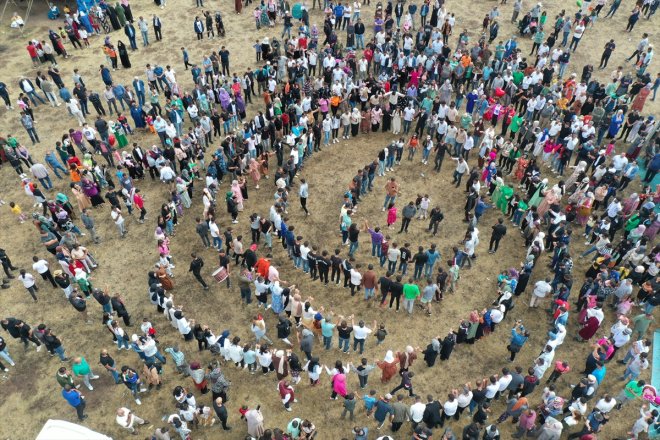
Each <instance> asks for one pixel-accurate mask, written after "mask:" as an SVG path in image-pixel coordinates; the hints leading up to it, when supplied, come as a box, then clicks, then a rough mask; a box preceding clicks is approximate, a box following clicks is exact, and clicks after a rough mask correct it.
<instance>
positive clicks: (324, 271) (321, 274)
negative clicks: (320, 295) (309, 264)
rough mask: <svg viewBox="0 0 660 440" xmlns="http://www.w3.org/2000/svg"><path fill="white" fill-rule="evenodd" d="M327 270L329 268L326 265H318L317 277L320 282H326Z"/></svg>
mask: <svg viewBox="0 0 660 440" xmlns="http://www.w3.org/2000/svg"><path fill="white" fill-rule="evenodd" d="M328 272H329V269H328V267H327V266H324V267H319V278H320V280H321V282H322V283H325V284H328Z"/></svg>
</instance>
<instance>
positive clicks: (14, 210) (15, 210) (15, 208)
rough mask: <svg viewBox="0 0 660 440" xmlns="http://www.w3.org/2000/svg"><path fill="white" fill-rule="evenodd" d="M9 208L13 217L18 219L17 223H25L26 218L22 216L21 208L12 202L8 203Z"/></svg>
mask: <svg viewBox="0 0 660 440" xmlns="http://www.w3.org/2000/svg"><path fill="white" fill-rule="evenodd" d="M9 207H10V208H11V212H12V213H14V215H16V217H17V218H18V221H19V222H21V223H25V220H26V219H27V216H26V215H25V214H23V210H22V209H21V207H20V206H18V205H17V204H16V203H14V202H9Z"/></svg>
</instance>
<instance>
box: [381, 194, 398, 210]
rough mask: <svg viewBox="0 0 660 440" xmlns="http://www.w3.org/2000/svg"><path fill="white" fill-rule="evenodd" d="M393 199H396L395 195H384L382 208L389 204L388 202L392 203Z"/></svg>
mask: <svg viewBox="0 0 660 440" xmlns="http://www.w3.org/2000/svg"><path fill="white" fill-rule="evenodd" d="M395 201H396V196H389V195H387V196H385V203H383V208H388V207H389V206H390V203H391V204H394V202H395Z"/></svg>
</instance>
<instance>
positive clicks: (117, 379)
mask: <svg viewBox="0 0 660 440" xmlns="http://www.w3.org/2000/svg"><path fill="white" fill-rule="evenodd" d="M112 367H113V368H114V365H113V366H112ZM109 371H110V374H112V378H113V379H114V380H115V383H121V376H120V375H119V373H118V372H117V371H115V370H109Z"/></svg>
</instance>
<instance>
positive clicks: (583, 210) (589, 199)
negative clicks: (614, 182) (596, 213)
mask: <svg viewBox="0 0 660 440" xmlns="http://www.w3.org/2000/svg"><path fill="white" fill-rule="evenodd" d="M594 199H595V197H594V193H592V192H591V191H589V192H588V193H587V194H586V195H585V196H584V197H583V198H582V200H581V201H579V202H578V203H579V205H578V209H577V216H576V217H577V222H578V223H579V224H580V225H582V226H584V225H585V224H587V221H588V220H589V217H590V216H591V208H592V207H593V204H594Z"/></svg>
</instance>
